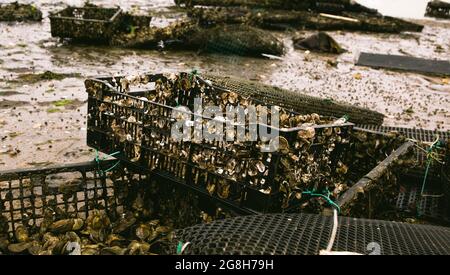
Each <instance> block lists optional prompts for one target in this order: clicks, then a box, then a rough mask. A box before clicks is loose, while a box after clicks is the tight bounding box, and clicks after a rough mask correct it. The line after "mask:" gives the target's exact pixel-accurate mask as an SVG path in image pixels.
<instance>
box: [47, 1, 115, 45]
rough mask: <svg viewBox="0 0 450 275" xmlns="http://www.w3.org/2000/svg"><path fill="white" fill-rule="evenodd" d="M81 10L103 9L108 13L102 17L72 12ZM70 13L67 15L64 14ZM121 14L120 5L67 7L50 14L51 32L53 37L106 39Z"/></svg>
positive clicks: (83, 11)
mask: <svg viewBox="0 0 450 275" xmlns="http://www.w3.org/2000/svg"><path fill="white" fill-rule="evenodd" d="M76 11H81V12H82V13H85V12H86V11H103V12H105V13H109V14H110V15H111V16H108V17H106V16H105V18H104V19H95V18H78V17H76V16H75V15H74V12H76ZM67 13H68V14H70V15H71V16H68V15H66V14H67ZM121 14H122V9H121V8H120V7H116V8H99V7H82V8H78V7H67V8H65V9H63V10H61V11H58V12H56V13H52V14H50V16H49V18H50V26H51V34H52V36H54V37H61V38H72V39H77V40H95V41H108V40H109V39H110V38H111V36H112V34H113V32H114V28H115V27H116V25H117V24H118V23H119V22H118V21H119V17H120V15H121Z"/></svg>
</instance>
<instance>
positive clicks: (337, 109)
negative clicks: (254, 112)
mask: <svg viewBox="0 0 450 275" xmlns="http://www.w3.org/2000/svg"><path fill="white" fill-rule="evenodd" d="M202 77H203V78H204V79H206V80H209V81H212V82H213V84H214V85H216V86H218V87H220V88H223V89H228V90H231V91H236V92H238V93H240V94H242V95H244V96H249V97H252V98H255V99H258V100H260V101H263V102H267V103H271V104H276V105H279V106H281V107H284V108H287V109H290V110H293V111H296V112H298V113H303V114H305V113H318V114H320V115H323V116H334V117H342V116H344V115H349V116H350V120H351V122H354V123H370V124H375V125H380V124H382V123H383V119H384V115H383V114H380V113H378V112H375V111H371V110H368V109H364V108H359V107H356V106H352V105H348V104H345V103H341V102H335V101H332V100H329V99H322V98H318V97H312V96H307V95H303V94H301V93H298V92H293V91H289V90H284V89H280V88H277V87H273V86H269V85H264V84H261V83H257V82H252V81H248V80H244V79H239V78H230V77H223V76H217V75H211V74H203V75H202Z"/></svg>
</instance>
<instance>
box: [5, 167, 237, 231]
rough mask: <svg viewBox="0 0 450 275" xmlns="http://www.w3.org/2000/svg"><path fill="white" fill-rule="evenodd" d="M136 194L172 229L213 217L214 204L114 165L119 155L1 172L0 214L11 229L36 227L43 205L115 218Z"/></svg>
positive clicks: (70, 214)
mask: <svg viewBox="0 0 450 275" xmlns="http://www.w3.org/2000/svg"><path fill="white" fill-rule="evenodd" d="M113 166H114V167H115V168H114V170H112V171H111V172H107V173H105V172H103V171H104V170H107V169H109V168H111V167H113ZM139 194H140V195H142V196H144V199H145V200H146V201H148V202H151V204H148V205H147V204H146V205H145V207H146V208H147V210H149V211H150V212H152V213H154V214H156V215H157V216H159V218H160V219H161V220H164V221H167V220H170V221H168V223H171V224H173V226H174V227H175V228H183V227H186V226H192V225H194V224H197V223H200V222H202V220H201V212H202V211H203V212H205V213H207V214H209V215H210V216H214V214H215V213H216V211H217V209H218V208H217V206H216V205H215V204H213V203H211V202H210V201H208V200H204V199H198V197H197V196H196V195H195V194H193V193H192V192H190V191H189V190H185V189H183V188H180V186H178V185H174V182H172V181H171V180H170V179H169V178H167V177H161V176H159V175H156V174H154V175H150V174H149V173H145V172H142V171H140V170H139V169H135V168H134V167H132V166H125V165H117V160H108V161H101V163H100V165H99V164H98V163H97V162H86V163H75V164H66V165H59V166H52V167H48V168H28V169H20V170H9V171H0V216H3V217H5V218H6V220H7V221H8V226H9V229H8V231H9V232H10V233H11V232H13V231H14V229H15V228H16V227H17V226H18V225H25V226H28V227H30V228H34V227H38V226H39V225H40V223H41V222H42V218H43V215H44V213H43V210H44V209H47V208H51V209H53V210H54V211H56V212H57V217H56V218H59V219H61V218H74V217H78V218H82V219H85V218H87V216H88V214H89V213H90V212H91V211H92V210H101V211H106V212H107V214H108V215H109V217H110V218H111V219H112V220H113V221H114V220H115V219H117V218H118V217H119V216H120V215H121V213H125V212H126V211H129V210H132V209H133V207H132V203H133V202H134V200H135V199H136V196H138V195H139ZM58 213H60V214H58ZM224 213H225V212H224ZM226 213H227V214H226V215H229V214H228V213H230V215H232V212H226ZM58 215H59V216H58Z"/></svg>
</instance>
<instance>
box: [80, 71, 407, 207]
mask: <svg viewBox="0 0 450 275" xmlns="http://www.w3.org/2000/svg"><path fill="white" fill-rule="evenodd" d="M173 77H175V79H177V80H176V81H175V82H167V83H169V84H167V83H166V82H164V81H166V80H167V79H169V78H173ZM193 79H194V80H196V81H197V82H195V81H193ZM133 84H135V85H134V86H133ZM157 85H159V89H155V87H157ZM132 87H134V89H133V90H131V88H132ZM136 87H137V88H136ZM86 90H87V92H88V94H89V101H88V102H89V103H88V108H89V110H88V114H89V115H88V138H87V140H88V145H89V146H91V147H93V148H96V149H98V150H100V151H102V152H104V153H107V154H114V155H115V156H116V157H118V158H119V159H121V160H124V161H127V162H129V163H132V164H133V165H135V166H138V167H140V168H142V169H147V170H149V171H153V170H157V171H162V172H167V173H170V174H171V175H172V176H173V177H175V178H177V179H178V180H179V181H182V182H184V183H186V184H188V185H192V186H195V187H196V189H197V190H198V189H203V191H207V192H208V193H209V194H210V196H211V198H213V199H218V200H222V201H223V200H226V201H229V202H231V203H232V204H233V205H235V207H236V208H241V209H243V208H245V209H251V210H253V211H258V212H273V211H275V212H279V211H296V210H294V209H295V207H297V209H298V206H300V207H301V208H302V209H305V208H309V207H311V208H313V209H316V210H317V209H322V208H323V207H325V206H326V205H325V204H324V202H323V201H320V200H319V201H318V202H311V204H310V202H307V205H306V206H305V204H302V205H300V203H301V202H302V200H303V199H306V200H309V198H308V196H306V197H304V196H301V197H300V196H299V195H301V194H298V193H301V192H303V191H308V190H306V188H307V189H309V191H311V190H313V189H314V190H317V191H320V192H322V191H323V190H321V189H324V188H326V187H327V186H328V185H330V181H333V180H335V179H336V180H340V181H342V180H343V178H344V176H342V175H341V176H339V173H343V174H345V180H346V185H347V186H348V187H350V186H352V185H354V184H356V183H358V182H360V181H361V178H364V175H366V174H367V173H369V172H370V171H371V170H372V169H374V168H376V170H377V175H378V174H379V175H380V177H381V176H382V175H384V174H387V173H388V172H390V170H389V169H392V167H393V164H394V163H391V162H394V161H395V160H397V159H398V158H400V157H402V156H403V154H405V153H406V152H407V151H408V150H401V152H399V153H398V154H396V157H395V158H390V159H389V160H388V162H383V165H385V166H383V167H377V165H378V164H379V163H380V162H381V161H383V160H384V159H385V158H386V156H389V155H390V154H391V153H392V152H394V151H395V150H396V149H398V148H399V147H400V145H401V144H402V143H403V142H404V141H403V140H402V138H398V137H396V136H390V135H386V134H384V133H380V132H373V131H372V132H364V131H351V126H352V124H348V123H346V124H342V125H339V124H332V123H331V122H332V120H331V119H329V120H328V121H331V122H329V123H331V124H326V123H325V124H320V123H319V124H318V125H312V126H310V127H307V128H302V127H300V128H296V127H293V128H283V129H279V130H280V136H281V137H283V138H284V140H286V144H287V149H285V150H284V151H283V150H280V151H278V152H269V153H266V152H261V150H260V148H259V147H258V145H259V144H258V143H255V142H249V143H248V144H247V143H245V144H237V143H223V142H195V141H194V142H175V141H173V140H172V138H171V131H170V128H171V125H173V123H176V122H177V119H176V118H173V115H174V114H175V113H176V114H179V115H181V116H184V115H186V114H187V115H189V117H191V116H192V113H190V112H187V113H184V112H180V111H177V110H176V109H175V107H176V106H178V105H183V106H189V107H191V109H192V106H193V103H194V97H195V96H197V95H199V96H202V97H203V98H206V99H209V100H210V101H211V102H215V103H220V102H222V101H223V94H225V95H227V96H228V97H230V94H229V93H233V92H231V91H229V90H224V89H221V88H219V87H216V86H212V85H211V84H210V83H209V82H208V81H204V80H203V79H202V78H197V77H196V76H195V75H193V74H185V73H182V74H179V75H172V76H170V75H162V74H157V75H144V76H135V77H131V78H126V77H114V78H108V77H106V78H99V79H92V80H87V81H86ZM235 94H236V98H235V99H233V100H235V101H237V102H242V100H248V99H250V100H252V101H253V102H256V103H259V104H264V105H268V106H270V104H271V103H270V102H269V103H264V102H263V101H261V100H260V98H256V99H253V97H252V94H249V93H248V89H247V90H246V89H244V90H243V91H242V94H239V91H236V92H235ZM149 97H150V100H149ZM227 100H230V99H227ZM239 100H241V101H239ZM286 112H287V113H288V114H295V115H297V113H296V112H293V111H286ZM177 116H178V115H176V116H175V117H177ZM197 117H199V118H201V119H202V120H203V121H204V122H206V121H212V119H211V118H209V117H203V116H200V115H197ZM302 117H303V116H302ZM305 117H309V119H311V118H312V117H313V116H312V115H309V116H305ZM317 117H319V116H317ZM319 118H320V117H319ZM321 120H322V118H320V121H321ZM325 121H327V119H326V118H325ZM322 123H323V122H322ZM256 126H257V127H258V128H259V129H261V128H267V126H265V125H262V124H257V125H256ZM245 127H247V126H245ZM308 131H312V132H313V133H314V134H313V135H312V137H311V138H308V139H306V140H307V142H303V141H302V142H301V143H299V144H298V145H297V142H296V140H295V138H296V137H297V135H300V134H301V135H305V134H308ZM280 139H281V138H280ZM406 147H407V148H406V149H409V147H410V146H406ZM355 152H356V153H355ZM342 162H344V164H342ZM302 163H303V164H302ZM345 163H347V165H348V167H347V166H346V165H345ZM232 164H233V165H232ZM300 164H301V165H304V166H305V167H304V168H302V169H304V170H303V171H301V173H300V172H298V173H297V172H296V171H294V170H293V168H292V167H297V166H295V165H300ZM307 164H311V165H307ZM328 166H330V170H329V171H322V170H321V169H323V167H325V168H324V169H328V168H326V167H328ZM314 169H315V170H314ZM347 169H348V170H349V171H351V172H349V173H348V175H347ZM256 170H257V171H256ZM297 170H298V169H297ZM316 170H317V171H316ZM340 171H344V172H340ZM295 173H296V174H295ZM304 174H306V176H303V175H304ZM389 174H392V173H389ZM308 175H311V176H308ZM302 176H303V177H302ZM309 178H313V180H312V181H309V180H308V179H309ZM300 181H302V182H303V181H304V182H306V184H305V186H304V187H302V188H300V189H296V188H297V184H298V182H300ZM308 182H310V186H308V185H307V184H308ZM363 186H364V188H365V187H367V188H369V187H371V185H370V184H364V185H363ZM336 188H337V187H336ZM342 188H344V189H345V186H343V187H342ZM294 189H295V190H294ZM329 191H330V190H329ZM331 192H333V190H331ZM310 193H312V192H310ZM296 194H297V195H296ZM340 195H341V191H340V189H336V191H334V194H333V197H335V198H337V197H339V196H340ZM355 195H356V193H354V192H353V193H350V195H349V196H348V198H350V200H352V199H353V198H354V197H355ZM299 197H300V198H299ZM315 199H316V198H315V197H314V198H312V200H315ZM303 202H304V201H303ZM294 205H296V206H295V207H294Z"/></svg>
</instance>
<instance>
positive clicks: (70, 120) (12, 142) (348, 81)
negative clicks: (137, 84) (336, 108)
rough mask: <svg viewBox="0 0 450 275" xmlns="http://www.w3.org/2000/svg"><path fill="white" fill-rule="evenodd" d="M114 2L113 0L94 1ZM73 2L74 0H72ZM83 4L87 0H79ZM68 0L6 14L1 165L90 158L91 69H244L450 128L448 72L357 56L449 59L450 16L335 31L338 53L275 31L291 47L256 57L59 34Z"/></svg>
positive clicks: (154, 9)
mask: <svg viewBox="0 0 450 275" xmlns="http://www.w3.org/2000/svg"><path fill="white" fill-rule="evenodd" d="M102 3H103V4H108V5H113V4H115V3H111V2H110V1H95V4H102ZM72 4H73V3H72ZM80 4H82V3H80ZM121 4H122V7H123V8H124V9H128V10H133V9H135V10H136V9H140V12H142V13H145V14H152V15H153V17H154V18H153V21H152V24H154V25H163V26H164V25H167V24H168V22H172V21H175V20H177V19H179V18H180V17H182V16H183V15H182V14H180V13H179V12H178V11H176V10H174V9H172V8H169V6H172V5H173V3H172V1H170V0H164V1H151V3H149V1H127V3H126V4H125V6H123V3H121ZM65 5H66V3H64V2H60V3H55V2H54V1H37V3H36V6H37V7H38V8H39V9H40V10H42V12H43V17H44V20H43V21H42V22H38V23H26V22H24V23H17V22H8V23H7V22H1V23H0V139H1V143H0V168H2V169H13V168H20V167H26V166H45V165H48V164H51V163H65V162H76V161H87V160H92V159H93V157H94V152H93V151H92V149H89V148H88V147H87V146H86V124H85V123H86V115H87V113H86V112H87V110H86V109H87V108H86V100H87V94H86V92H85V89H84V79H86V78H89V77H93V76H97V75H119V74H120V75H126V74H134V73H143V72H162V71H164V72H178V71H191V70H193V69H197V70H199V71H200V72H204V73H215V74H221V75H229V76H238V77H243V78H246V79H251V80H257V81H260V82H263V83H266V84H272V85H275V86H279V87H282V88H286V89H290V90H295V91H299V92H301V93H304V94H307V95H313V96H319V97H322V98H327V99H332V100H338V101H344V102H348V103H352V104H356V105H358V106H362V107H367V108H369V109H372V110H375V111H378V112H381V113H383V114H385V115H386V118H385V123H384V124H385V125H388V126H399V127H402V126H405V127H406V126H407V127H419V128H425V129H431V130H434V129H438V130H442V131H448V130H450V114H449V111H448V110H449V107H450V80H449V79H448V78H444V77H434V76H424V75H420V74H415V73H405V72H391V71H386V70H375V69H369V68H365V67H358V66H355V65H354V63H355V61H356V60H357V57H358V54H359V52H361V51H365V52H373V53H388V54H402V55H411V56H416V57H423V58H429V59H440V60H445V59H447V60H448V59H449V57H450V54H449V52H450V29H449V27H450V22H448V21H445V20H442V21H438V20H432V19H427V20H416V21H418V23H420V24H423V25H424V26H425V27H424V29H423V31H422V32H421V33H403V34H374V33H362V32H347V31H331V32H328V33H329V34H330V35H331V36H332V37H333V38H334V39H335V40H336V41H337V42H338V43H339V44H340V45H341V46H342V47H343V48H345V49H347V52H345V53H343V54H342V55H339V56H338V57H336V56H334V55H328V54H321V53H312V52H308V51H304V50H295V49H294V47H293V42H292V37H293V36H294V35H300V36H305V37H306V36H308V35H310V34H312V33H313V32H312V31H288V32H275V31H273V32H272V33H273V34H274V35H275V36H277V37H278V38H280V39H282V40H283V41H284V43H285V45H286V47H287V53H286V54H285V55H284V56H282V57H281V59H267V58H266V59H262V58H260V59H255V58H247V57H238V56H226V55H220V54H206V53H197V52H192V51H189V52H187V51H176V52H173V51H171V52H168V51H167V52H166V51H156V50H139V49H132V50H131V49H122V48H113V47H106V46H88V45H70V44H67V43H64V42H62V41H60V40H59V39H57V38H52V37H51V34H50V22H49V19H48V18H47V16H48V14H49V12H51V11H55V10H60V9H62V8H64V7H65Z"/></svg>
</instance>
